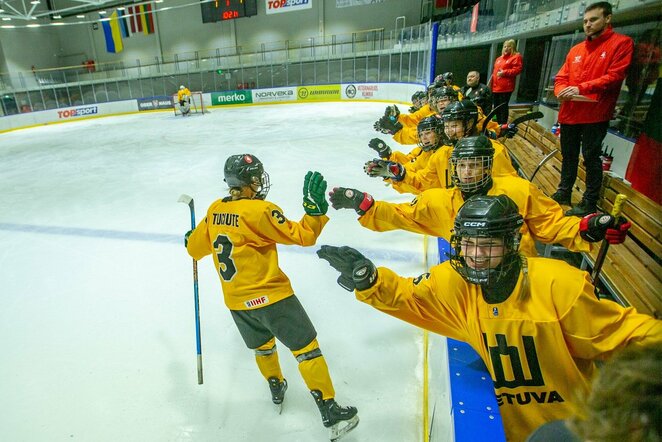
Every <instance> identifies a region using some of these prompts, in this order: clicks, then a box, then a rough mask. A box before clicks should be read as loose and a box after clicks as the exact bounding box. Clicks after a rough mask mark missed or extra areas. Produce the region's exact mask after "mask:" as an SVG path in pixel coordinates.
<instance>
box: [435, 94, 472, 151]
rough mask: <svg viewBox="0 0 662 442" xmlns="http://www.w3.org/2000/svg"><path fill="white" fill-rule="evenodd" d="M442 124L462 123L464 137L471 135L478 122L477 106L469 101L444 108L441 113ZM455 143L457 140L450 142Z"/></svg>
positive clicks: (456, 102) (458, 102)
mask: <svg viewBox="0 0 662 442" xmlns="http://www.w3.org/2000/svg"><path fill="white" fill-rule="evenodd" d="M441 118H442V119H443V120H444V122H448V121H458V120H459V121H462V122H463V126H464V136H465V137H467V136H470V135H473V133H474V131H475V129H476V123H477V122H478V106H476V103H474V102H473V101H471V100H467V99H465V100H461V101H455V102H452V103H451V104H449V105H448V106H446V108H445V109H444V110H443V112H442V113H441ZM452 141H457V140H452Z"/></svg>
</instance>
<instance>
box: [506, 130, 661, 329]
mask: <svg viewBox="0 0 662 442" xmlns="http://www.w3.org/2000/svg"><path fill="white" fill-rule="evenodd" d="M523 126H525V127H524V128H522V127H520V130H519V132H518V134H517V135H516V136H515V137H514V138H512V139H508V140H505V145H506V148H507V149H508V152H509V153H510V155H511V158H512V159H513V162H514V163H516V165H517V167H518V170H520V172H521V174H522V175H523V176H524V177H525V178H526V179H529V178H530V177H531V176H532V174H533V173H534V171H535V170H536V168H537V167H538V166H539V164H540V162H541V160H542V159H543V158H545V157H546V156H547V155H548V154H550V153H552V152H554V149H559V151H557V152H556V153H554V154H553V155H552V156H551V157H550V159H549V160H548V161H547V162H546V163H545V164H544V165H542V166H541V167H540V168H539V170H538V171H537V173H536V174H535V176H534V177H533V180H532V182H533V183H534V184H536V185H537V186H538V187H539V188H540V189H541V190H542V191H543V192H544V193H545V194H547V195H551V194H552V193H553V192H554V191H555V190H556V186H557V185H558V181H559V178H560V176H561V159H562V157H561V152H560V146H559V140H558V139H557V138H556V137H555V136H554V135H553V134H552V133H550V132H549V131H547V130H545V129H544V128H543V127H542V126H541V125H540V124H538V123H537V122H535V121H530V122H528V123H527V124H525V125H523ZM577 175H578V180H577V183H576V189H575V191H574V192H573V202H577V201H579V199H580V198H581V194H582V193H583V190H584V189H585V186H584V179H585V177H586V173H585V170H584V167H583V164H581V162H580V165H579V170H578V173H577ZM618 194H624V195H626V197H627V201H626V203H625V204H624V205H623V207H622V215H623V216H624V217H626V218H627V219H628V220H629V221H630V222H631V223H632V227H631V229H630V231H629V232H628V238H627V239H626V241H625V242H624V243H623V244H620V245H617V246H610V247H609V251H608V253H607V255H606V258H605V261H604V263H603V265H602V270H601V272H600V275H599V282H598V284H597V285H598V287H599V288H600V287H602V288H605V289H606V290H607V291H608V292H609V293H610V294H611V295H612V296H613V297H614V298H615V299H616V301H618V302H620V303H621V304H623V305H631V306H633V307H635V308H636V309H637V310H638V311H639V312H642V313H646V314H649V315H652V316H654V317H656V318H662V241H661V240H662V207H661V206H660V205H659V204H657V203H655V202H654V201H652V200H650V199H649V198H647V197H646V196H644V195H642V194H641V193H639V192H637V191H636V190H634V189H632V188H631V187H630V186H629V185H627V184H626V183H625V182H623V181H622V180H621V179H618V178H616V177H614V176H612V175H610V174H605V175H604V178H603V185H602V191H601V196H600V200H599V201H598V207H599V208H600V210H602V211H604V212H607V213H609V212H611V210H612V208H613V204H614V201H615V199H616V195H618ZM599 249H600V245H599V244H596V247H594V248H593V250H592V251H591V252H590V253H585V254H582V255H583V262H582V267H583V268H587V267H590V268H592V267H593V265H594V262H595V259H596V256H597V254H598V251H599ZM548 250H551V249H548Z"/></svg>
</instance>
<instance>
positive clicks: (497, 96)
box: [492, 92, 513, 124]
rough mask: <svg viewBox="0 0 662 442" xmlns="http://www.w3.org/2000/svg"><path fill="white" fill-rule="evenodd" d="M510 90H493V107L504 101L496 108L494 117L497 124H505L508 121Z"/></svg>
mask: <svg viewBox="0 0 662 442" xmlns="http://www.w3.org/2000/svg"><path fill="white" fill-rule="evenodd" d="M512 94H513V93H512V92H493V93H492V98H493V99H494V108H496V107H497V106H498V105H500V104H501V103H506V104H504V105H503V106H501V107H500V108H498V109H497V110H496V117H497V121H498V122H499V124H506V123H507V122H508V102H509V101H510V96H511V95H512Z"/></svg>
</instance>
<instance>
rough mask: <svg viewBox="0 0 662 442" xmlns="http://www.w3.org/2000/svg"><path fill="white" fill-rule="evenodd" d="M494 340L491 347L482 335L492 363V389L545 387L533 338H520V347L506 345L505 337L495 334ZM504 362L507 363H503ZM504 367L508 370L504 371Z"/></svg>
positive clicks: (484, 335)
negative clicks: (521, 351) (526, 372)
mask: <svg viewBox="0 0 662 442" xmlns="http://www.w3.org/2000/svg"><path fill="white" fill-rule="evenodd" d="M494 338H495V339H496V346H494V347H491V346H490V345H489V344H488V342H487V335H486V334H485V333H483V340H484V342H485V346H486V347H487V349H488V351H489V353H490V360H491V361H492V368H493V371H494V388H502V387H506V388H517V387H541V386H544V385H545V380H544V379H543V377H542V371H541V370H540V363H539V362H538V353H537V352H536V344H535V342H534V341H533V336H522V337H521V338H522V345H521V346H520V347H516V346H514V345H508V342H507V341H506V335H501V334H496V335H494ZM520 350H523V351H524V355H521V354H520ZM522 356H525V357H526V367H528V372H529V373H528V375H529V377H528V379H527V375H526V374H525V373H524V370H525V368H526V367H525V366H524V364H523V362H524V361H523V360H522ZM504 360H509V361H507V362H505V363H504ZM504 365H505V366H506V367H509V368H510V369H509V370H506V369H505V368H504ZM507 371H508V372H510V373H512V374H511V375H509V376H508V377H509V378H510V379H506V372H507Z"/></svg>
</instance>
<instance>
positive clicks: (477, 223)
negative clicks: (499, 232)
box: [462, 221, 487, 227]
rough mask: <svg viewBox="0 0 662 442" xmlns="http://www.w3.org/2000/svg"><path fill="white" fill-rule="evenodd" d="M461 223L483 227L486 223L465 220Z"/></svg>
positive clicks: (465, 225) (466, 225)
mask: <svg viewBox="0 0 662 442" xmlns="http://www.w3.org/2000/svg"><path fill="white" fill-rule="evenodd" d="M462 225H463V226H464V227H485V226H486V225H487V223H486V222H485V221H465V222H464V223H463V224H462Z"/></svg>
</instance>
